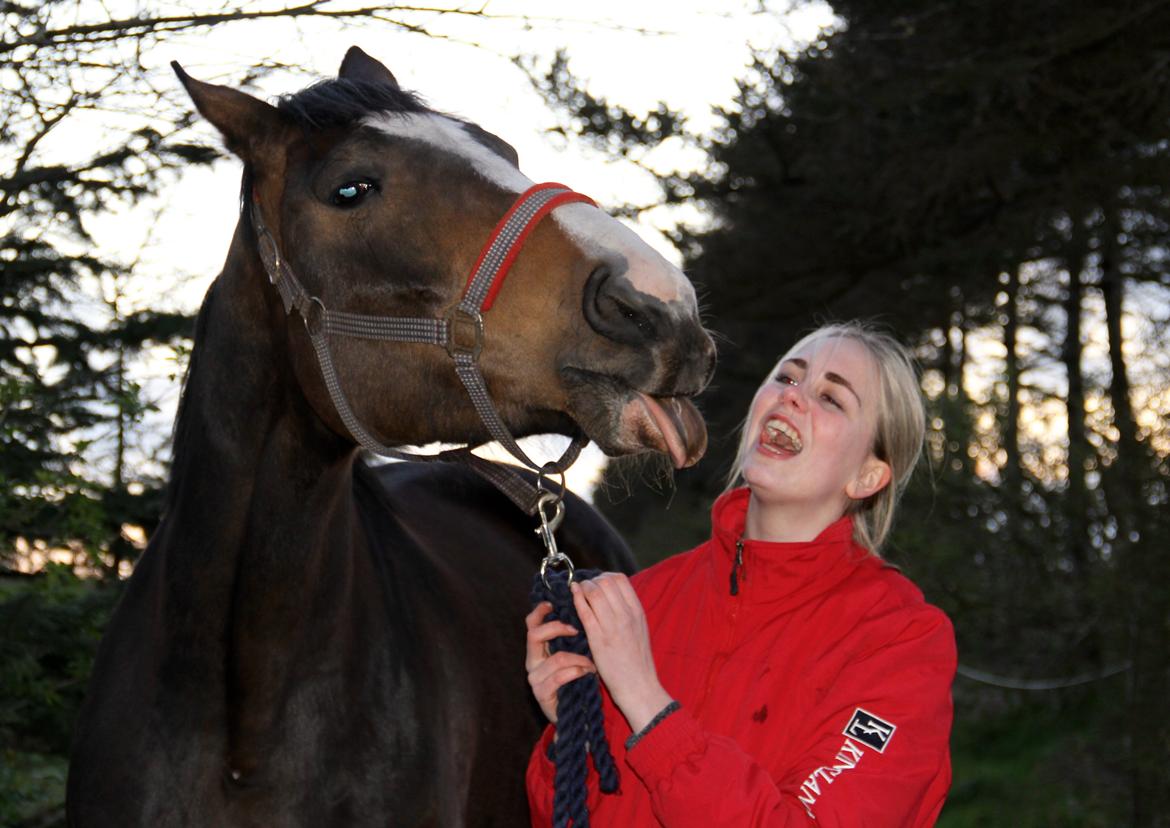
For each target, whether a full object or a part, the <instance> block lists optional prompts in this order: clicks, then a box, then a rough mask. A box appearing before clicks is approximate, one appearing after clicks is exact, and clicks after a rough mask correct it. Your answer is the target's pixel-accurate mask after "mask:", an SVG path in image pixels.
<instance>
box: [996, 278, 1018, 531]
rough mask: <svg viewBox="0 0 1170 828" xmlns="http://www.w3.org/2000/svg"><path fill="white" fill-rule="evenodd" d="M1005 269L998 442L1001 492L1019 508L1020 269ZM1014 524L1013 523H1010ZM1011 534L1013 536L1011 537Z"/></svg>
mask: <svg viewBox="0 0 1170 828" xmlns="http://www.w3.org/2000/svg"><path fill="white" fill-rule="evenodd" d="M1021 266H1022V265H1016V266H1015V267H1011V268H1008V271H1007V274H1008V283H1007V303H1006V304H1005V305H1004V309H1003V314H1004V323H1003V346H1004V349H1005V350H1006V351H1007V356H1006V361H1005V364H1004V383H1005V384H1006V385H1007V399H1006V406H1005V408H1006V410H1005V412H1004V418H1003V428H1002V431H1001V440H1002V442H1003V449H1004V453H1005V454H1006V455H1007V457H1006V460H1005V461H1004V467H1003V482H1004V491H1005V493H1006V495H1007V497H1008V498H1009V499H1010V500H1012V501H1014V502H1015V503H1016V504H1017V505H1019V499H1020V496H1021V491H1020V483H1021V481H1022V480H1023V468H1022V465H1021V458H1020V359H1019V356H1018V353H1017V352H1018V350H1019V349H1018V345H1019V336H1020V333H1019V332H1020V303H1019V299H1020V267H1021ZM1012 522H1013V523H1015V522H1016V521H1012ZM1013 534H1014V533H1013Z"/></svg>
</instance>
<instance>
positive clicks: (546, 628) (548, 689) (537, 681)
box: [524, 601, 597, 724]
mask: <svg viewBox="0 0 1170 828" xmlns="http://www.w3.org/2000/svg"><path fill="white" fill-rule="evenodd" d="M550 612H552V604H550V603H549V602H548V601H541V602H540V603H539V604H537V605H536V608H535V609H533V610H532V612H530V613H528V615H527V616H525V618H524V626H526V627H527V628H528V647H527V655H526V656H525V659H524V667H525V669H526V670H528V684H529V686H530V687H532V695H534V696H535V697H536V702H537V704H539V705H540V709H541V710H542V711H544V715H545V718H547V719H548V720H549V721H550V722H552V723H553V724H556V721H557V690H559V689H560V688H561V687H563V686H564V685H566V684H568V683H569V682H570V681H573V680H574V679H579V678H581V676H583V675H585V674H587V673H596V672H597V668H596V667H594V666H593V662H592V661H590V660H589V659H588V658H586V657H585V656H583V655H577V654H576V653H570V652H567V651H561V652H559V653H553V654H552V655H549V652H548V642H549V641H551V640H553V639H554V638H559V637H561V636H569V637H572V636H574V635H577V633H578V631H577V630H576V629H574V628H573V627H571V626H569V625H568V624H565V623H563V622H561V621H548V622H545V620H544V619H545V618H546V617H547V616H548V614H549V613H550Z"/></svg>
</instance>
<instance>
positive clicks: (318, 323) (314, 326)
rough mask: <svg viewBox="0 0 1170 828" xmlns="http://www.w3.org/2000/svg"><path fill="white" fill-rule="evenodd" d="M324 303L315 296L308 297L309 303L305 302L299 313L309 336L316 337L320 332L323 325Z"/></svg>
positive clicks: (325, 311)
mask: <svg viewBox="0 0 1170 828" xmlns="http://www.w3.org/2000/svg"><path fill="white" fill-rule="evenodd" d="M326 313H328V311H327V310H325V303H324V302H322V301H321V300H320V299H318V298H317V297H316V296H310V297H309V301H308V302H306V303H305V304H304V306H303V310H302V311H301V319H303V320H304V322H305V330H307V331H308V332H309V334H310V335H311V336H316V335H317V334H319V333H320V332H321V328H322V327H323V326H324V324H325V314H326Z"/></svg>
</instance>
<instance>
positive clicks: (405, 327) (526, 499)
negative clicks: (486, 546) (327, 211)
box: [252, 183, 597, 528]
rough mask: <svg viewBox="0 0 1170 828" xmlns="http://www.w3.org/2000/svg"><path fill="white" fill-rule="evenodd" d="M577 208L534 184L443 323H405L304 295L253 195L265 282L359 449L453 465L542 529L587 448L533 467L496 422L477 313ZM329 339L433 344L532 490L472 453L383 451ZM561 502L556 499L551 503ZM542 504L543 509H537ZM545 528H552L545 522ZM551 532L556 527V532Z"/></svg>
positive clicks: (567, 193)
mask: <svg viewBox="0 0 1170 828" xmlns="http://www.w3.org/2000/svg"><path fill="white" fill-rule="evenodd" d="M575 201H582V202H585V203H587V204H592V205H593V206H597V205H596V204H595V202H594V201H593V200H592V199H591V198H589V197H588V196H585V195H582V194H581V193H577V192H574V191H573V190H571V189H569V188H568V187H565V186H564V185H563V184H553V183H547V184H535V185H533V186H532V187H529V188H528V189H527V190H525V191H524V192H523V193H521V194H520V196H519V197H518V198H517V199H516V201H515V203H513V204H512V207H511V208H510V209H509V210H508V212H507V213H505V214H504V217H503V218H501V219H500V221H499V223H497V224H496V227H495V229H494V230H493V231H492V234H491V236H490V237H489V238H488V240H487V242H486V243H485V244H484V246H483V249H482V250H481V251H480V254H479V258H478V259H477V260H476V263H475V266H474V267H472V269H471V273H470V275H469V276H468V277H467V285H466V287H465V288H464V291H463V298H462V299H461V300H460V301H459V303H458V304H457V305H455V306H454V307H452V308H451V310H450V311H448V312H447V314H446V315H445V316H444V317H442V318H426V317H421V318H419V317H405V316H367V315H364V314H357V313H346V312H343V311H332V310H329V309H328V308H326V307H325V303H324V302H322V301H321V299H320V298H319V297H317V296H313V295H311V294H309V292H308V291H306V290H305V288H304V286H303V285H302V284H301V283H300V281H299V280H298V279H297V277H296V274H295V273H294V272H293V270H292V267H291V266H290V265H289V263H288V262H287V261H286V260H285V259H284V258H283V257H282V256H281V255H280V249H279V248H278V247H277V244H276V240H275V239H274V238H273V237H272V234H271V233H270V232H269V230H268V228H267V227H266V226H265V224H264V220H263V218H262V217H261V215H260V207H259V204H258V202H257V201H256V199H255V195H253V202H252V223H253V225H254V226H255V228H256V238H257V242H258V246H259V249H260V259H261V261H262V262H263V263H264V269H265V271H267V273H268V280H269V281H270V282H271V283H272V284H274V285H276V288H277V290H278V291H279V292H280V298H281V301H282V302H283V303H284V311H285V313H286V314H288V313H291V312H292V311H293V310H295V311H296V312H297V313H298V314H299V315H300V317H301V319H302V320H304V323H305V329H306V331H307V332H308V334H309V339H310V341H311V342H312V344H313V350H314V351H316V353H317V362H318V363H319V364H320V366H321V375H322V377H323V378H324V380H325V387H326V388H327V389H328V390H329V396H330V398H331V399H332V401H333V407H334V408H335V409H336V410H337V414H338V416H340V417H341V421H342V423H343V424H344V425H345V427H346V429H347V430H348V431H349V433H350V435H351V436H352V437H353V439H354V440H355V441H357V443H358V445H360V446H361V447H362V448H364V449H366V450H367V451H371V452H373V453H374V454H379V455H382V456H384V457H393V458H396V459H399V460H416V461H417V460H427V461H434V460H439V461H459V462H463V463H467V464H469V465H471V466H472V468H474V469H475V470H476V471H477V472H479V473H480V474H481V475H483V476H484V477H486V478H487V479H488V480H490V481H491V482H492V483H494V484H495V485H496V487H497V488H499V489H500V490H501V491H503V492H504V494H506V495H508V497H509V498H511V499H512V501H513V502H514V503H515V504H516V505H517V506H519V507H520V508H521V509H524V510H525V511H526V512H527V513H528V514H536V513H537V512H538V511H539V512H540V516H541V519H542V524H546V520H545V508H546V507H547V506H548V505H549V496H550V494H551V493H552V492H551V490H550V489H549V488H548V487H547V485H546V482H545V481H547V480H548V479H549V478H551V477H553V476H560V478H561V484H562V485H561V492H562V493H563V491H564V485H563V481H564V472H565V469H567V468H568V467H569V466H571V465H572V464H573V461H574V460H576V459H577V455H578V454H580V453H581V449H582V448H584V447H585V445H586V444H587V443H588V442H589V440H588V438H587V437H585V436H583V435H581V434H578V435H577V436H576V437H574V438H573V441H572V442H571V443H570V444H569V447H568V448H567V449H565V452H564V454H562V455H561V457H560V458H559V459H558V460H556V461H553V462H549V463H545V464H544V465H543V466H542V465H538V464H537V463H535V462H534V461H533V460H532V459H531V458H529V457H528V455H527V454H525V453H524V451H523V449H521V448H520V446H519V445H517V444H516V440H515V438H513V437H512V434H511V432H509V431H508V428H507V426H505V425H504V422H503V420H502V419H501V418H500V415H499V413H498V412H497V410H496V407H495V405H494V403H493V402H492V399H491V395H490V394H489V393H488V390H487V385H486V384H485V383H484V379H483V374H482V373H481V372H480V370H479V355H480V352H481V351H482V350H483V343H484V325H483V314H484V313H486V312H487V311H489V310H490V309H491V307H492V304H493V302H494V301H495V298H496V296H497V295H498V294H499V292H500V288H501V287H503V284H504V278H505V277H506V276H507V275H508V271H509V270H510V269H511V267H512V264H513V262H515V260H516V257H517V256H518V255H519V253H520V248H521V247H523V245H524V242H525V241H526V240H527V239H528V236H529V235H530V234H531V233H532V231H533V230H534V229H535V228H536V225H537V224H539V223H540V220H541V219H543V218H544V217H545V216H547V215H548V214H549V213H550V212H552V211H553V210H555V209H556V208H557V207H560V206H561V205H563V204H569V203H572V202H575ZM330 336H347V337H353V338H357V339H375V340H384V341H391V342H420V343H425V344H430V345H439V346H441V347H443V348H444V349H446V351H447V353H448V354H449V355H450V357H451V359H452V360H453V361H454V363H455V372H456V373H457V374H458V375H459V379H460V380H461V381H462V382H463V386H464V387H465V388H466V389H467V393H468V395H469V396H470V397H471V402H472V404H473V405H474V406H475V410H476V411H477V412H478V413H479V417H480V420H482V421H483V424H484V426H485V427H486V428H487V430H488V433H489V434H491V436H492V438H493V439H495V440H497V441H499V443H500V444H501V445H503V446H504V448H506V449H507V450H508V452H509V453H510V454H511V455H512V456H513V457H515V458H516V459H517V460H519V461H520V462H521V463H523V464H524V465H526V466H528V467H529V468H530V469H533V470H534V471H536V472H537V486H536V488H535V489H533V487H532V486H531V485H530V484H529V483H528V482H527V481H526V480H524V479H523V478H522V477H520V476H519V475H517V474H515V473H514V472H511V471H509V470H508V469H507V467H506V466H501V465H499V464H497V463H493V462H491V461H490V460H484V459H483V458H481V457H479V456H478V455H475V454H473V453H472V452H471V449H470V448H462V449H451V450H448V451H443V452H440V453H438V454H414V453H411V452H407V451H402V450H401V449H396V448H392V447H390V446H387V445H384V444H382V443H380V442H378V441H377V440H375V439H374V438H373V436H371V434H370V433H369V431H367V430H366V428H365V427H364V426H363V425H362V424H361V422H360V421H359V420H358V418H357V416H356V415H355V414H354V412H353V409H352V408H351V407H350V405H349V401H348V399H347V398H346V396H345V392H344V390H343V389H342V387H341V379H340V378H339V377H338V375H337V370H336V367H335V366H334V364H333V356H332V353H331V352H330V350H329V337H330ZM557 500H559V495H558V496H557ZM542 503H543V505H542ZM549 522H551V521H549ZM554 528H555V527H554Z"/></svg>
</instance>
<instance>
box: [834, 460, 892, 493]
mask: <svg viewBox="0 0 1170 828" xmlns="http://www.w3.org/2000/svg"><path fill="white" fill-rule="evenodd" d="M890 477H891V473H890V464H889V463H887V462H886V461H885V460H879V459H878V458H876V457H874V456H873V455H872V454H871V455H870V456H869V459H868V460H866V461H865V462H864V463H863V464H862V465H861V471H859V472H858V473H857V477H855V478H853V480H851V481H849V483H848V484H847V485H846V486H845V494H847V495H848V496H849V497H850V498H852V499H853V500H865V499H866V498H867V497H872V496H873V495H875V494H877V493H878V492H880V491H881V490H882V489H884V488H885V487H886V486H888V485H890Z"/></svg>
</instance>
